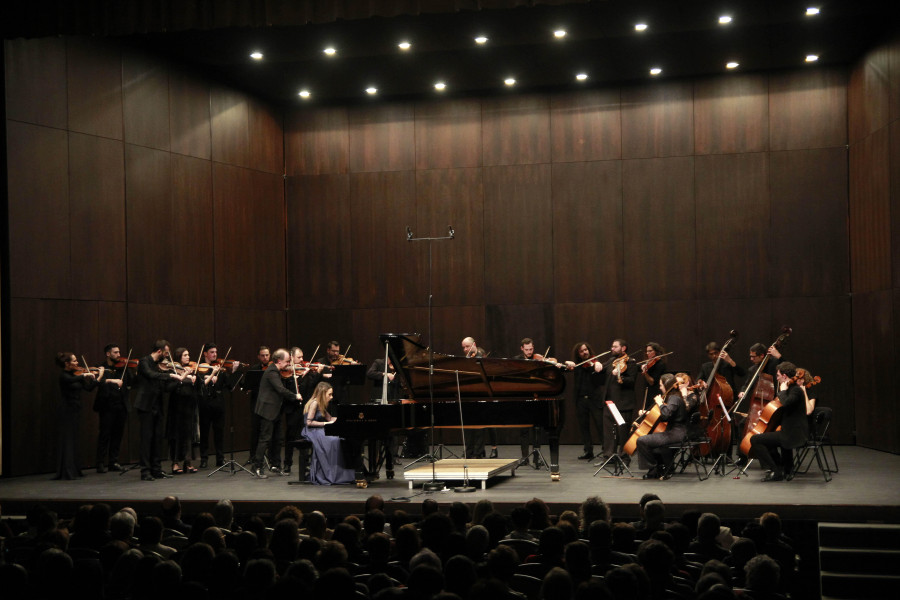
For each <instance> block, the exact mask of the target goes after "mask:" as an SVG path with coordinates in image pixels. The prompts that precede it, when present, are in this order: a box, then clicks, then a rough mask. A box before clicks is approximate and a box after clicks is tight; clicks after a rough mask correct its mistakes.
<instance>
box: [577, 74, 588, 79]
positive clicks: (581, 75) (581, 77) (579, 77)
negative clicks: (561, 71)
mask: <svg viewBox="0 0 900 600" xmlns="http://www.w3.org/2000/svg"><path fill="white" fill-rule="evenodd" d="M587 78H588V74H587V73H579V74H578V75H576V76H575V79H577V80H578V81H584V80H585V79H587Z"/></svg>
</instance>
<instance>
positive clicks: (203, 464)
mask: <svg viewBox="0 0 900 600" xmlns="http://www.w3.org/2000/svg"><path fill="white" fill-rule="evenodd" d="M207 466H208V463H207V462H206V459H205V458H201V459H200V468H201V469H205V468H206V467H207Z"/></svg>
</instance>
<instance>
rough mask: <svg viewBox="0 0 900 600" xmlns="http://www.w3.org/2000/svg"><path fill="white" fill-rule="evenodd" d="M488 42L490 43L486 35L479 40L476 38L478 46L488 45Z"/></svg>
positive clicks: (480, 36) (479, 37)
mask: <svg viewBox="0 0 900 600" xmlns="http://www.w3.org/2000/svg"><path fill="white" fill-rule="evenodd" d="M487 41H488V39H487V36H484V35H479V36H478V37H477V38H475V43H476V44H486V43H487Z"/></svg>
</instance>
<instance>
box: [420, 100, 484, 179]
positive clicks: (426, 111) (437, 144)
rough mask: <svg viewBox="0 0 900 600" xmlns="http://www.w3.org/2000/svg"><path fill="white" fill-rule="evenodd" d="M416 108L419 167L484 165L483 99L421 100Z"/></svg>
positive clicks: (440, 167)
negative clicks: (482, 133) (482, 142)
mask: <svg viewBox="0 0 900 600" xmlns="http://www.w3.org/2000/svg"><path fill="white" fill-rule="evenodd" d="M415 110H416V113H415V124H416V127H415V129H416V131H415V133H416V169H420V170H422V169H449V168H453V167H480V166H481V164H482V158H481V152H482V148H481V101H480V100H473V99H460V100H447V101H441V102H422V103H420V104H417V105H416V107H415Z"/></svg>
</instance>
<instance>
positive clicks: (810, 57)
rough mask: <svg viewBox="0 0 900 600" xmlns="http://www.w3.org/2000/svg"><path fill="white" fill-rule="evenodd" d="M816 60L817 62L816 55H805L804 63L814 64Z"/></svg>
mask: <svg viewBox="0 0 900 600" xmlns="http://www.w3.org/2000/svg"><path fill="white" fill-rule="evenodd" d="M817 60H819V55H818V54H807V55H806V62H816V61H817Z"/></svg>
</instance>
